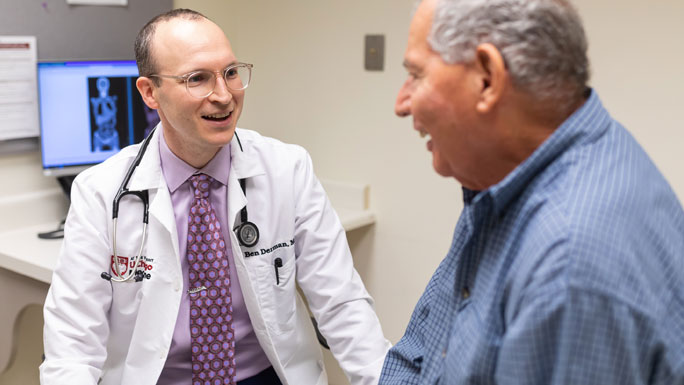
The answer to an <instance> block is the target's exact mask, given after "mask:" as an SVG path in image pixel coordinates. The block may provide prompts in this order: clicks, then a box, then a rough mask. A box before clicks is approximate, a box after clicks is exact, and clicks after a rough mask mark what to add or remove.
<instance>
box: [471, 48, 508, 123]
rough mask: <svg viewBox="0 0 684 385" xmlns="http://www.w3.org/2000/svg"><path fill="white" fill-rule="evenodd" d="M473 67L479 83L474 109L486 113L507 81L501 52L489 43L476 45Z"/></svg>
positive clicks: (498, 98) (492, 106)
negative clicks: (478, 77) (478, 92)
mask: <svg viewBox="0 0 684 385" xmlns="http://www.w3.org/2000/svg"><path fill="white" fill-rule="evenodd" d="M475 68H476V70H477V71H478V74H479V75H480V83H481V89H480V96H479V99H478V101H477V104H476V109H477V111H478V112H481V113H487V112H489V111H491V110H492V108H494V106H495V105H496V104H497V103H498V102H499V100H500V99H501V96H502V94H503V92H504V90H505V89H506V84H507V83H508V81H509V74H508V71H507V70H506V63H505V62H504V59H503V56H502V55H501V52H500V51H499V49H498V48H496V47H495V46H494V45H492V44H489V43H485V44H480V45H478V46H477V48H476V50H475Z"/></svg>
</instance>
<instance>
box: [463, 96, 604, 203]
mask: <svg viewBox="0 0 684 385" xmlns="http://www.w3.org/2000/svg"><path fill="white" fill-rule="evenodd" d="M610 119H611V118H610V116H609V115H608V112H607V111H606V110H605V108H604V107H603V104H602V103H601V100H600V99H599V97H598V95H597V94H596V92H595V91H593V90H591V94H590V95H589V98H588V99H587V101H586V102H585V103H584V105H582V106H581V107H580V108H579V109H577V111H575V112H574V113H573V114H572V115H570V117H568V119H566V120H565V121H564V122H563V123H562V124H561V125H560V126H559V127H558V128H557V129H556V130H555V131H554V132H553V133H552V134H551V136H549V137H548V138H547V139H546V141H544V143H542V144H541V145H540V146H539V147H538V148H537V149H536V150H535V151H534V152H533V153H532V155H530V156H529V157H528V158H527V159H525V160H524V161H523V162H522V163H521V164H519V165H518V167H516V168H515V169H514V170H513V171H511V172H510V173H509V174H508V175H506V177H505V178H504V179H503V180H502V181H500V182H499V183H497V184H495V185H493V186H491V187H489V188H488V189H487V190H484V191H482V192H477V191H471V190H468V189H465V188H464V194H463V197H464V200H465V203H466V204H471V203H472V204H477V203H478V202H481V201H484V202H487V201H489V202H491V203H492V204H493V209H494V213H495V214H496V215H501V213H502V212H503V211H504V210H505V209H506V207H507V206H508V205H509V204H510V203H511V202H512V201H513V200H514V198H515V197H516V196H519V195H520V194H521V193H522V191H523V190H524V189H525V188H526V187H527V186H528V185H529V183H530V182H531V181H532V179H534V177H535V176H537V175H538V174H540V173H541V172H542V171H543V170H545V169H546V168H547V167H548V166H549V165H550V164H551V163H553V162H554V161H555V160H556V159H558V158H559V157H560V156H561V155H562V154H564V153H566V152H567V151H569V149H570V148H573V147H576V146H580V145H582V144H584V143H588V142H592V141H594V140H596V138H598V137H599V136H601V135H603V134H604V132H605V131H606V130H607V129H608V122H609V121H610ZM487 197H489V198H491V199H487Z"/></svg>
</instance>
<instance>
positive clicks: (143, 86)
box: [135, 76, 159, 110]
mask: <svg viewBox="0 0 684 385" xmlns="http://www.w3.org/2000/svg"><path fill="white" fill-rule="evenodd" d="M135 86H136V87H137V88H138V92H140V96H142V99H143V101H144V102H145V104H147V107H150V108H151V109H153V110H156V109H158V108H159V103H158V102H157V95H156V91H157V86H155V84H154V82H153V81H152V79H150V78H148V77H146V76H141V77H139V78H138V80H136V81H135Z"/></svg>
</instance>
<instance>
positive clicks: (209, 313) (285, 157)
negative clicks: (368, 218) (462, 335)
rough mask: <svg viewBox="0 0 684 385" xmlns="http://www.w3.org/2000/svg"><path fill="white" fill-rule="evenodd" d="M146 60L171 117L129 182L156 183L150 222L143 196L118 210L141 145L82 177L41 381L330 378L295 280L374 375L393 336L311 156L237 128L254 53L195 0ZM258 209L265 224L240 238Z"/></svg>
mask: <svg viewBox="0 0 684 385" xmlns="http://www.w3.org/2000/svg"><path fill="white" fill-rule="evenodd" d="M136 59H137V61H138V68H139V70H140V75H141V76H140V78H139V79H138V80H137V87H138V90H139V91H140V93H141V94H142V97H143V99H144V101H145V103H146V104H147V105H148V106H149V107H150V108H153V109H156V110H157V111H158V112H159V116H160V118H161V123H160V124H159V126H158V127H157V129H156V131H155V132H154V134H153V135H152V137H151V140H150V142H149V145H148V146H147V148H146V150H145V153H144V155H143V156H142V158H141V160H140V163H139V165H138V166H137V167H136V168H135V170H134V171H133V173H132V176H131V179H130V181H129V183H128V185H127V186H126V187H127V188H128V189H129V190H131V191H134V190H136V191H137V190H147V191H148V193H149V224H148V226H147V229H146V230H143V226H142V221H143V212H144V211H145V208H144V207H143V204H142V203H141V201H140V200H139V199H137V198H136V197H135V196H133V195H125V196H124V197H123V198H122V199H121V201H120V207H119V214H118V219H117V221H116V222H115V221H113V220H112V210H113V207H112V206H113V201H114V196H115V194H116V193H117V189H118V188H119V186H120V185H121V181H122V180H123V179H124V177H125V174H126V173H127V171H128V170H129V169H131V164H132V162H133V160H134V158H135V157H136V155H137V154H138V153H139V150H140V147H141V146H140V145H137V146H131V147H128V148H125V149H124V150H122V151H121V152H120V153H119V154H118V155H116V156H114V157H112V158H110V159H109V160H107V161H106V162H104V163H103V164H101V165H99V166H96V167H93V168H91V169H89V170H87V171H85V172H83V173H82V174H80V175H79V176H78V178H77V179H76V181H75V183H74V186H73V190H72V205H71V209H70V211H69V215H68V219H67V222H66V227H65V238H64V246H63V249H62V251H61V255H60V259H59V263H58V266H57V268H56V270H55V273H54V276H53V279H52V286H51V288H50V292H49V294H48V297H47V299H46V303H45V337H44V338H45V357H46V359H45V362H44V363H43V364H42V365H41V367H40V375H41V382H42V383H43V384H72V385H77V384H96V383H98V381H100V379H101V382H100V383H101V384H104V385H107V384H142V385H144V384H150V385H152V384H167V385H168V384H209V383H210V384H235V383H237V384H281V383H282V384H291V385H306V384H319V385H320V384H327V377H326V373H325V370H324V367H323V359H322V355H321V350H320V347H319V345H318V342H317V340H316V336H315V331H314V328H313V327H312V324H311V322H310V320H309V315H308V313H307V310H306V308H305V305H304V302H303V300H302V298H301V297H300V296H299V294H298V291H297V290H296V285H295V283H296V284H298V285H299V287H300V288H301V292H302V293H303V294H304V295H305V296H306V299H307V301H308V304H309V307H310V309H311V312H312V313H313V315H314V316H315V318H316V320H317V321H318V324H319V328H320V331H321V333H322V334H323V335H324V336H325V337H326V339H327V341H328V344H329V345H330V348H331V351H332V353H333V355H334V356H335V358H336V359H337V360H338V362H339V364H340V366H341V367H342V369H343V370H344V372H345V373H346V375H347V376H348V378H349V379H350V381H351V383H352V384H375V383H377V380H378V376H379V373H380V369H381V366H382V363H383V360H384V357H385V354H386V352H387V350H388V349H389V342H388V341H387V340H386V339H385V338H384V337H383V334H382V330H381V328H380V324H379V321H378V318H377V317H376V315H375V313H374V311H373V307H372V304H373V302H372V299H371V298H370V296H369V295H368V293H367V292H366V290H365V288H364V286H363V283H362V282H361V279H360V277H359V275H358V274H357V272H356V271H355V269H354V267H353V265H352V258H351V255H350V252H349V248H348V245H347V242H346V238H345V233H344V230H343V229H342V226H341V224H340V221H339V219H338V218H337V215H336V214H335V212H334V210H333V209H332V207H331V206H330V203H329V201H328V200H327V198H326V195H325V192H324V191H323V189H322V187H321V185H320V183H319V181H318V180H317V179H316V176H315V175H314V173H313V170H312V164H311V159H310V158H309V156H308V154H307V153H306V151H305V150H304V149H302V148H301V147H298V146H294V145H287V144H283V143H281V142H279V141H277V140H274V139H270V138H265V137H262V136H261V135H259V134H258V133H256V132H253V131H248V130H242V129H237V130H236V124H237V120H238V118H239V117H240V113H241V111H242V106H243V101H244V88H246V86H247V85H248V84H249V80H250V76H251V65H248V64H244V63H240V62H238V61H237V59H236V57H235V55H234V54H233V51H232V49H231V46H230V43H229V41H228V39H227V38H226V37H225V35H224V33H223V32H222V31H221V29H220V28H219V27H218V26H217V25H216V24H214V23H213V22H211V21H209V20H208V19H207V18H205V17H204V16H202V15H201V14H199V13H197V12H194V11H191V10H186V9H178V10H173V11H170V12H168V13H165V14H162V15H160V16H157V17H156V18H154V19H153V20H151V21H150V22H149V23H148V24H147V25H146V26H145V27H144V28H143V29H142V30H141V31H140V34H139V35H138V38H137V39H136ZM241 184H244V186H241ZM243 209H245V210H243ZM189 222H190V223H189ZM247 222H250V223H253V224H254V225H256V228H254V229H252V228H250V229H249V230H247V231H246V233H245V234H243V237H242V239H238V236H236V233H235V232H234V229H238V228H240V226H241V225H242V224H244V223H247ZM115 229H116V232H115ZM255 230H256V231H258V238H257V237H256V235H257V233H256V231H255ZM114 234H116V235H115V238H116V239H114ZM143 234H147V237H146V239H143ZM143 240H144V242H143ZM114 242H115V243H116V254H115V255H116V256H115V255H114V251H113V250H114V248H113V243H114ZM141 242H142V253H140V254H139V255H140V257H139V258H136V255H138V251H139V249H140V247H141V246H140V245H141ZM254 242H255V244H253V245H252V243H254ZM103 272H104V273H103ZM136 272H138V273H137V274H136ZM101 276H102V277H104V278H105V279H103V278H102V277H101ZM127 277H128V278H130V277H132V279H128V280H127V281H125V282H119V281H121V280H122V279H125V278H127Z"/></svg>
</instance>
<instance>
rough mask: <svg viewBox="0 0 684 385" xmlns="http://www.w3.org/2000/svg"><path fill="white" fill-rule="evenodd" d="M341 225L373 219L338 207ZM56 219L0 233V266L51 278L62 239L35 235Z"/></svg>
mask: <svg viewBox="0 0 684 385" xmlns="http://www.w3.org/2000/svg"><path fill="white" fill-rule="evenodd" d="M336 211H337V215H339V217H340V221H341V222H342V226H343V227H344V229H345V230H346V231H349V230H353V229H357V228H359V227H363V226H366V225H369V224H371V223H373V222H375V215H374V214H373V212H372V211H369V210H349V209H342V208H341V209H338V210H336ZM58 222H59V221H55V222H53V223H45V224H41V225H35V226H28V227H24V228H19V229H15V230H10V231H4V232H1V233H0V267H2V268H4V269H7V270H10V271H13V272H16V273H19V274H22V275H24V276H27V277H31V278H33V279H36V280H38V281H41V282H45V283H50V282H51V281H52V271H53V270H54V269H55V267H56V266H57V256H58V255H59V251H60V248H61V247H62V241H61V240H60V239H39V238H38V236H37V234H38V233H40V232H45V231H50V230H52V229H54V228H55V227H56V226H57V224H58Z"/></svg>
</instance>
